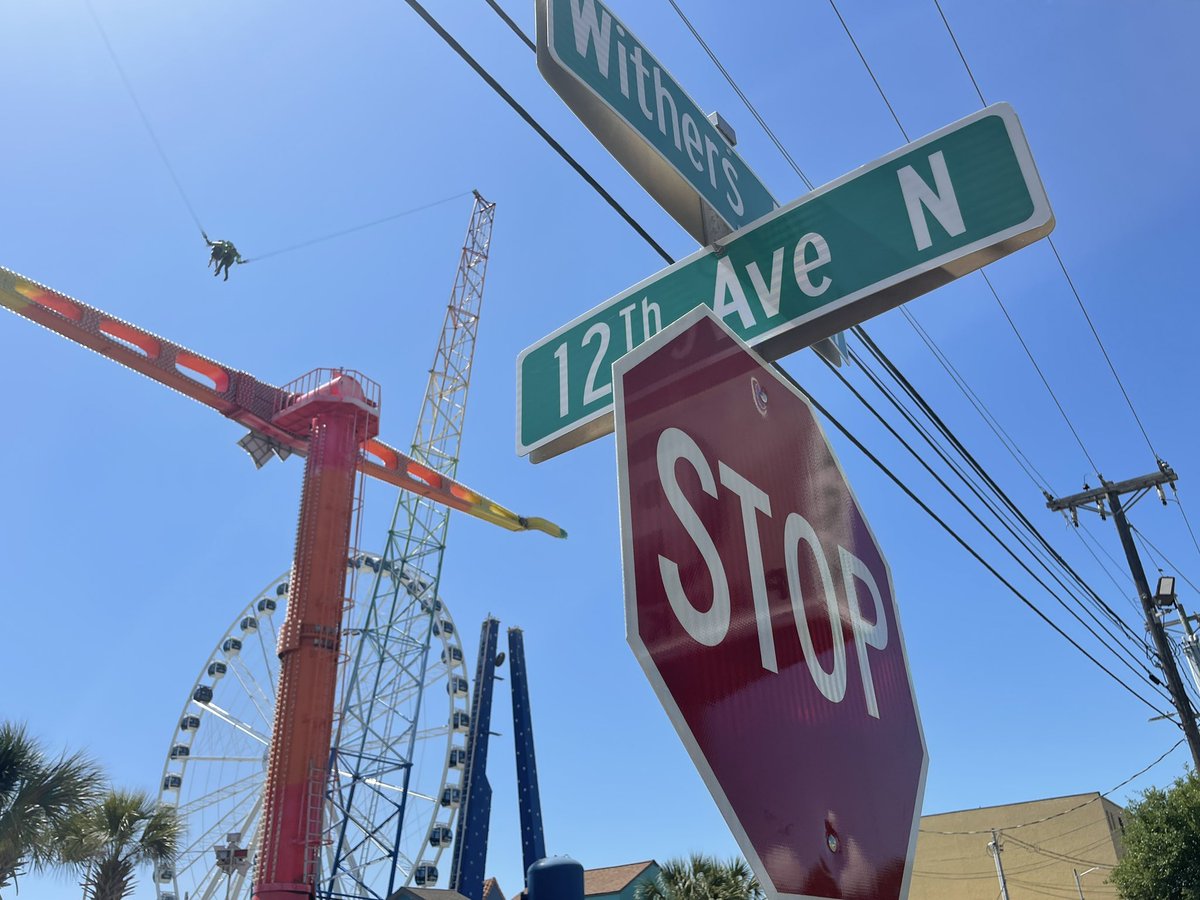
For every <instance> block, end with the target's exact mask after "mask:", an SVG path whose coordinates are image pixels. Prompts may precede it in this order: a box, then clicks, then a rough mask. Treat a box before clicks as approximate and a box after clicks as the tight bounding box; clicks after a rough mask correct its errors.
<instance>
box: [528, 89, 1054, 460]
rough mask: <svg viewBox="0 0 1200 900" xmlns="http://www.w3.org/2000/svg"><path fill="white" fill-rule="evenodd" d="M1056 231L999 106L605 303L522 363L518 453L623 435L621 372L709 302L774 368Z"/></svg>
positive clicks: (1010, 121)
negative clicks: (615, 429) (618, 425)
mask: <svg viewBox="0 0 1200 900" xmlns="http://www.w3.org/2000/svg"><path fill="white" fill-rule="evenodd" d="M1053 228H1054V214H1053V212H1052V211H1051V209H1050V202H1049V200H1047V199H1046V194H1045V191H1044V190H1043V188H1042V183H1041V180H1040V178H1039V177H1038V174H1037V169H1036V168H1035V167H1034V163H1033V157H1032V155H1031V154H1030V152H1029V146H1028V144H1027V143H1026V141H1025V135H1024V133H1023V132H1022V130H1021V125H1020V122H1018V121H1017V116H1016V113H1015V112H1013V110H1012V107H1010V106H1009V105H1008V104H1006V103H997V104H994V105H992V106H989V107H988V108H987V109H984V110H981V111H980V112H977V113H975V114H974V115H971V116H968V117H967V118H965V119H962V120H961V121H958V122H955V123H954V124H952V125H948V126H947V127H945V128H943V129H941V130H940V131H936V132H934V133H933V134H930V135H927V136H926V137H923V138H921V139H920V140H918V141H915V142H913V143H911V144H909V145H908V146H905V147H901V148H900V149H899V150H896V151H895V152H893V153H890V154H888V155H887V156H885V157H883V158H882V159H879V160H876V161H875V162H873V163H870V164H869V165H866V166H863V167H862V168H860V169H857V170H855V171H853V172H851V173H850V174H848V175H844V176H842V177H841V178H839V179H838V180H836V181H833V182H831V183H830V184H827V185H825V186H824V187H821V188H818V189H817V190H815V191H813V192H812V193H810V194H806V195H804V196H803V197H801V198H800V199H798V200H796V201H795V202H793V203H790V204H789V205H787V206H785V207H782V208H781V209H777V210H775V211H774V212H772V213H769V214H768V215H766V216H764V217H763V218H761V219H759V220H758V221H756V222H754V223H752V224H750V225H748V226H746V227H744V228H741V229H739V230H738V231H736V232H734V233H733V234H731V235H729V236H728V237H726V238H724V239H722V240H720V241H718V242H716V244H715V245H713V246H711V247H706V248H704V249H702V250H699V251H697V252H696V253H693V254H692V255H691V256H689V257H687V258H686V259H683V260H681V261H680V262H678V263H676V264H675V265H673V266H671V267H669V268H667V269H663V270H662V271H661V272H659V273H657V274H656V275H653V276H651V277H650V278H648V279H646V280H645V281H643V282H641V283H640V284H638V285H635V286H634V287H632V288H630V289H629V290H627V291H624V292H622V293H620V294H618V295H617V296H616V297H613V298H612V299H610V300H608V301H606V302H604V303H602V304H600V305H599V306H597V307H596V308H595V309H593V310H591V311H590V312H587V313H584V314H583V315H582V316H580V317H579V318H577V319H575V320H574V321H572V322H569V323H568V324H566V325H564V326H563V327H562V328H559V329H558V330H557V331H555V332H554V333H553V334H551V335H549V336H548V337H545V338H543V339H542V340H540V341H538V342H537V343H536V344H534V345H533V346H531V347H528V348H526V349H525V350H524V351H522V353H521V355H520V356H519V357H518V358H517V452H518V453H519V454H521V455H523V456H524V455H529V456H530V458H531V459H532V460H533V461H534V462H541V461H542V460H544V459H549V458H550V457H552V456H556V455H557V454H559V453H561V452H563V451H564V450H569V449H570V448H572V447H576V446H578V445H579V444H582V443H585V442H586V441H589V440H592V439H594V438H597V437H599V436H601V435H603V434H608V433H609V432H611V431H612V401H613V398H612V364H613V362H614V361H615V360H616V359H618V358H619V357H621V356H623V355H624V354H625V353H627V352H628V351H629V350H632V349H633V348H634V347H636V346H637V345H638V344H640V343H642V341H644V340H646V339H647V338H648V337H650V336H652V335H653V334H655V333H656V332H658V331H660V330H661V329H662V328H664V327H665V326H666V325H668V324H669V323H671V322H673V321H675V320H676V319H678V318H679V317H680V316H682V315H683V314H684V313H686V312H688V311H690V310H692V309H694V308H695V307H696V306H699V305H701V304H703V305H705V306H708V307H709V308H711V309H712V310H713V311H714V312H715V313H716V314H717V315H718V316H720V317H721V319H722V320H724V321H725V323H726V324H728V325H729V326H730V327H731V328H732V329H733V330H734V332H735V333H736V334H737V335H738V337H740V338H741V339H742V340H744V341H745V342H746V343H748V344H749V345H750V346H752V347H754V348H755V350H756V351H757V352H758V353H759V354H760V355H761V356H763V357H765V358H766V359H768V360H774V359H778V358H779V357H781V356H784V355H786V354H788V353H791V352H792V351H794V350H798V349H800V348H801V347H806V346H808V345H810V344H812V343H814V342H815V341H818V340H820V339H822V338H826V337H829V336H830V335H832V334H835V333H836V332H838V331H841V330H843V329H845V328H849V327H851V326H852V325H855V324H857V323H858V322H862V321H864V320H866V319H868V318H870V317H872V316H875V315H879V314H880V313H882V312H884V311H886V310H888V309H891V308H893V307H895V306H899V305H900V304H901V303H904V302H905V301H907V300H911V299H912V298H913V297H916V296H919V295H920V294H923V293H925V292H926V291H929V290H932V289H933V288H936V287H940V286H941V285H943V284H946V283H947V282H950V281H953V280H954V279H955V278H959V277H961V276H962V275H965V274H967V273H968V272H972V271H974V270H975V269H978V268H980V267H981V266H984V265H986V264H988V263H990V262H992V261H994V260H996V259H999V258H1001V257H1003V256H1006V255H1008V254H1009V253H1012V252H1013V251H1015V250H1018V249H1020V248H1021V247H1024V246H1026V245H1028V244H1031V243H1033V242H1034V241H1036V240H1038V239H1039V238H1042V237H1044V236H1045V235H1047V234H1049V233H1050V232H1051V231H1052V230H1053Z"/></svg>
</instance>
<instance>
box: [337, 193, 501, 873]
mask: <svg viewBox="0 0 1200 900" xmlns="http://www.w3.org/2000/svg"><path fill="white" fill-rule="evenodd" d="M474 197H475V201H474V206H473V208H472V211H471V218H470V222H469V224H468V227H467V233H466V237H465V239H464V240H463V246H462V252H461V255H460V257H459V263H458V269H457V271H456V273H455V277H454V285H453V287H452V289H451V292H450V300H449V302H448V304H447V306H446V316H445V320H444V322H443V324H442V331H441V335H440V337H439V340H438V346H437V351H436V353H435V354H434V359H433V365H432V366H431V367H430V369H429V381H428V385H427V387H426V390H425V398H424V402H423V404H422V406H421V412H420V415H419V417H418V420H417V427H416V432H415V434H414V436H413V444H412V450H411V456H412V458H413V459H415V460H417V461H418V462H419V463H420V464H421V465H423V466H425V467H426V468H427V469H429V470H430V471H432V472H435V473H437V474H438V475H440V476H443V477H446V478H451V479H453V478H454V477H455V476H456V474H457V470H458V459H459V453H460V451H461V447H462V434H463V424H464V420H465V415H466V407H467V396H468V393H469V391H470V386H471V367H472V362H473V359H474V353H475V343H476V338H477V336H478V329H479V319H480V314H481V310H482V303H483V292H484V284H485V281H486V277H487V264H488V254H489V248H490V245H491V239H492V226H493V223H494V221H495V215H496V205H495V204H494V203H489V202H488V201H487V200H485V199H484V198H483V197H481V196H480V195H479V193H478V191H476V192H475V194H474ZM449 524H450V516H449V509H448V508H447V507H446V506H445V505H443V504H440V503H437V502H431V501H430V500H429V499H427V498H425V497H421V496H418V495H414V494H412V493H411V492H401V494H400V496H399V498H398V499H397V502H396V509H395V512H394V514H393V516H392V523H391V526H390V528H389V530H388V536H387V542H386V545H385V547H384V551H383V554H382V562H381V568H383V569H385V570H386V569H389V568H390V570H392V571H395V572H403V573H406V574H407V575H408V576H409V578H408V580H407V581H406V582H405V584H404V585H403V586H402V585H401V584H398V583H395V582H391V581H388V580H387V579H383V578H376V580H375V585H374V590H373V592H372V597H371V600H370V605H369V607H368V610H367V613H366V616H365V619H364V632H365V634H364V637H365V638H368V639H360V640H359V642H358V648H357V652H356V654H355V658H354V660H353V664H352V666H351V667H350V671H349V673H348V677H347V678H346V682H345V689H344V696H343V698H342V704H341V709H342V710H343V714H342V717H341V727H340V729H339V734H338V735H337V739H336V740H335V742H334V745H333V747H334V760H333V766H334V768H335V769H336V771H337V773H338V777H337V779H336V783H334V784H331V789H333V790H340V791H342V794H343V797H342V798H339V799H341V800H342V801H343V802H342V803H341V804H339V805H342V806H344V808H353V807H354V806H355V805H356V802H359V801H360V799H361V798H359V797H358V794H359V793H360V792H370V791H372V790H373V789H372V787H371V785H372V784H373V783H375V782H377V781H379V780H380V779H388V780H392V779H394V780H395V782H396V787H397V788H399V790H398V791H396V792H395V795H394V797H391V796H389V795H388V794H387V792H376V796H373V797H372V798H371V802H372V803H373V804H376V805H381V806H384V807H388V806H390V807H391V809H390V811H389V812H388V813H387V814H379V813H376V815H374V816H371V817H369V818H370V819H373V820H374V824H372V825H369V826H367V827H363V826H362V825H361V824H359V823H358V822H356V821H354V820H352V819H351V818H350V817H346V818H345V819H344V820H343V821H342V822H340V823H339V824H338V826H337V828H336V831H337V834H336V836H335V837H334V847H333V857H332V861H331V864H330V866H329V871H328V872H326V873H324V874H323V876H322V879H321V889H320V890H319V891H318V893H319V894H321V895H323V896H329V897H332V896H333V895H334V886H335V884H336V883H337V881H338V880H339V877H341V876H344V875H346V874H349V873H353V872H354V871H355V870H356V869H357V868H359V867H360V866H361V858H362V854H363V852H364V848H365V847H367V846H368V845H374V846H377V847H378V846H389V845H390V846H392V852H393V854H394V855H395V856H398V853H399V839H400V838H401V836H402V835H401V834H400V830H401V829H402V828H403V826H404V823H405V820H406V813H407V804H408V802H409V799H410V797H411V795H412V791H411V790H410V786H411V783H412V777H413V770H412V769H413V764H414V763H413V759H414V754H413V747H414V744H415V741H416V739H417V734H418V731H419V728H420V726H419V722H418V718H417V716H416V715H411V716H408V717H404V716H399V717H393V718H392V719H391V720H390V722H389V730H390V731H392V732H393V733H392V735H391V736H390V740H389V741H388V742H387V744H386V752H381V749H382V748H381V746H380V742H379V741H378V735H377V734H376V732H378V731H379V728H377V727H372V723H373V722H375V721H376V720H377V719H378V718H379V714H380V712H383V713H385V714H388V713H389V712H390V710H389V705H391V704H389V698H388V694H387V692H386V691H381V690H380V689H379V686H380V684H385V683H387V682H388V681H389V677H388V673H389V672H393V673H394V672H395V671H397V670H399V671H400V672H401V674H408V675H409V677H410V678H411V679H412V680H413V681H414V682H416V683H423V682H424V681H425V673H426V668H427V666H428V664H429V662H428V657H429V646H430V639H431V637H432V635H435V634H436V618H435V617H436V614H437V612H438V608H439V607H440V606H441V600H440V599H439V597H438V587H439V583H440V580H441V571H442V559H443V555H444V552H445V547H446V536H447V530H448V528H449ZM414 636H415V637H416V639H415V640H414ZM379 648H383V649H382V650H380V649H379ZM447 689H448V690H450V691H452V692H453V691H455V690H460V691H462V692H464V693H465V692H466V691H467V689H468V685H467V684H466V683H465V679H462V681H461V683H460V682H459V681H454V680H452V682H451V683H450V684H448V685H447ZM417 702H418V703H420V699H419V698H418V699H417ZM343 786H344V787H343ZM454 790H456V788H451V796H453V791H454ZM447 799H449V798H447ZM356 818H358V819H361V818H362V817H361V816H360V817H356ZM389 831H390V833H388V832H389ZM448 831H449V826H446V832H445V833H446V834H447V836H448ZM421 837H422V838H424V837H425V836H424V835H422V836H421ZM437 846H441V845H440V844H439V845H437ZM396 861H397V860H396V859H394V860H393V862H396ZM398 875H399V883H397V881H398V877H397V876H398ZM417 875H419V876H420V878H419V881H420V882H422V883H424V884H427V885H428V884H432V883H433V882H435V881H436V875H437V873H436V867H433V866H429V867H425V868H421V869H420V870H419V871H414V872H409V873H398V872H397V871H396V867H395V865H393V867H392V871H391V873H390V874H389V877H388V878H387V880H386V890H385V891H379V893H381V894H382V896H383V897H387V896H390V895H391V893H392V891H393V890H394V889H396V888H398V887H401V886H402V885H403V883H404V879H405V877H406V876H413V880H414V881H416V880H418V879H417V878H416V876H417ZM342 880H345V879H344V878H343V879H342ZM350 881H351V883H354V884H355V885H356V888H357V889H358V891H359V892H360V893H361V894H362V895H363V896H367V897H373V896H375V894H376V891H375V890H372V886H371V885H368V884H366V883H364V881H363V879H361V878H351V879H350Z"/></svg>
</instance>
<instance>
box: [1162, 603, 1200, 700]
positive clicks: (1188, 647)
mask: <svg viewBox="0 0 1200 900" xmlns="http://www.w3.org/2000/svg"><path fill="white" fill-rule="evenodd" d="M1175 610H1176V611H1177V612H1178V613H1179V621H1178V622H1163V627H1164V628H1166V627H1167V626H1170V625H1182V626H1183V630H1184V631H1185V632H1186V633H1187V635H1186V637H1184V639H1183V655H1184V656H1186V657H1187V661H1188V665H1189V666H1190V667H1191V670H1192V681H1193V683H1195V685H1196V690H1200V635H1197V634H1196V630H1195V629H1194V628H1192V619H1195V620H1196V621H1198V622H1200V616H1197V615H1192V616H1189V615H1188V614H1187V611H1186V610H1185V609H1184V608H1183V604H1182V603H1180V602H1179V600H1178V599H1176V600H1175Z"/></svg>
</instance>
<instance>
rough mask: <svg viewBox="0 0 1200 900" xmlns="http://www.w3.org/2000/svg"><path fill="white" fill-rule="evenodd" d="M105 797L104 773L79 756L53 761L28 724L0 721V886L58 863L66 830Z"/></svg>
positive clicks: (12, 882) (13, 882) (64, 756)
mask: <svg viewBox="0 0 1200 900" xmlns="http://www.w3.org/2000/svg"><path fill="white" fill-rule="evenodd" d="M99 793H100V770H99V769H98V768H97V767H96V765H95V764H94V763H92V762H91V761H90V760H89V759H88V758H87V757H85V756H83V755H82V754H79V753H76V754H74V755H71V756H67V755H65V754H64V755H62V756H60V757H58V758H57V759H51V758H50V757H49V756H47V755H46V752H45V750H44V749H43V747H42V746H41V744H39V743H38V742H37V741H36V740H34V739H33V738H31V737H30V736H29V735H28V733H27V732H26V730H25V726H23V725H14V724H12V723H8V722H5V723H0V888H5V887H8V886H9V885H15V883H16V880H17V878H18V877H19V876H20V875H21V874H23V873H24V871H25V868H26V867H27V866H31V867H33V868H34V869H40V868H43V867H45V866H46V865H49V864H51V863H54V862H56V861H57V859H58V849H59V845H60V843H61V836H62V829H63V828H64V826H65V824H66V823H67V822H68V821H69V820H70V818H71V816H73V815H74V814H76V813H77V812H78V811H79V810H80V809H82V808H84V807H86V806H87V805H88V804H89V803H91V802H94V801H95V799H96V798H97V797H98V796H99Z"/></svg>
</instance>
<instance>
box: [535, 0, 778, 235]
mask: <svg viewBox="0 0 1200 900" xmlns="http://www.w3.org/2000/svg"><path fill="white" fill-rule="evenodd" d="M536 15H537V61H538V70H539V71H540V72H541V73H542V76H543V77H544V78H545V79H546V81H547V82H549V84H550V86H551V87H553V88H554V90H555V91H556V92H557V93H558V94H559V96H561V97H562V98H563V100H564V101H566V103H567V105H568V106H569V107H570V108H571V110H572V112H574V113H575V115H577V116H578V117H579V120H580V121H581V122H583V124H584V125H586V126H587V127H588V128H589V129H590V130H591V131H592V133H593V134H595V135H596V137H597V139H598V140H599V141H600V143H602V144H603V145H604V146H605V147H606V148H607V149H608V151H609V152H610V153H612V155H613V156H614V157H615V158H616V160H617V162H619V163H621V165H622V166H624V167H625V169H626V171H628V172H629V173H630V174H631V175H632V176H633V177H634V178H635V179H637V181H638V183H639V184H641V185H642V187H644V188H645V189H646V190H647V191H648V192H649V194H650V196H652V197H653V198H654V199H655V200H656V201H658V204H659V205H660V206H662V208H663V209H665V210H666V211H667V212H668V213H669V214H670V215H671V216H672V217H673V218H674V219H675V220H676V221H677V222H679V224H680V225H682V226H683V227H684V228H685V229H686V230H687V232H688V233H689V234H690V235H692V237H694V238H695V239H696V240H697V241H698V242H699V243H701V244H707V243H709V242H710V241H711V240H712V239H713V238H714V237H717V236H718V234H723V233H725V232H726V231H732V230H734V229H736V228H740V227H741V226H743V225H747V224H749V223H750V222H753V221H754V220H755V219H757V218H759V217H760V216H762V215H765V214H766V213H769V212H770V211H771V210H773V209H775V208H776V207H777V206H778V205H779V204H778V203H776V202H775V198H774V197H772V196H771V192H770V191H769V190H767V188H766V186H765V185H764V184H763V183H762V182H761V181H760V180H759V179H758V176H757V175H755V174H754V172H753V171H751V169H750V167H749V166H748V165H746V162H745V160H743V159H742V158H741V156H739V155H738V153H737V151H735V150H734V149H733V147H732V146H731V144H730V143H729V141H727V140H726V139H725V137H724V136H723V135H722V134H721V133H720V131H718V130H717V128H716V127H715V126H714V125H713V124H712V123H711V122H710V121H709V120H708V118H707V117H706V116H705V114H704V113H703V112H702V111H701V110H700V107H699V106H697V105H696V103H695V101H693V100H692V98H691V97H689V96H688V94H687V92H686V91H685V90H684V89H683V88H682V87H680V86H679V84H678V83H677V82H676V81H675V79H674V78H672V77H671V75H670V73H669V72H668V71H667V70H666V67H665V66H663V65H662V64H661V63H659V61H658V60H657V59H656V58H655V57H654V56H653V54H651V53H650V51H649V50H648V49H647V48H646V47H645V45H643V44H642V43H641V42H640V41H639V40H638V39H637V38H636V37H635V36H634V35H633V32H631V31H630V30H629V29H628V28H627V27H626V26H625V24H624V23H623V22H621V21H620V20H619V19H617V18H616V17H615V16H614V15H613V14H612V13H611V12H610V11H609V10H608V9H607V8H606V7H605V6H604V4H603V3H600V2H598V0H537V4H536ZM713 216H715V217H717V219H718V220H719V222H720V223H722V224H723V225H724V227H721V228H719V231H717V232H716V233H714V227H713V225H714V223H713V222H712V217H713Z"/></svg>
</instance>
